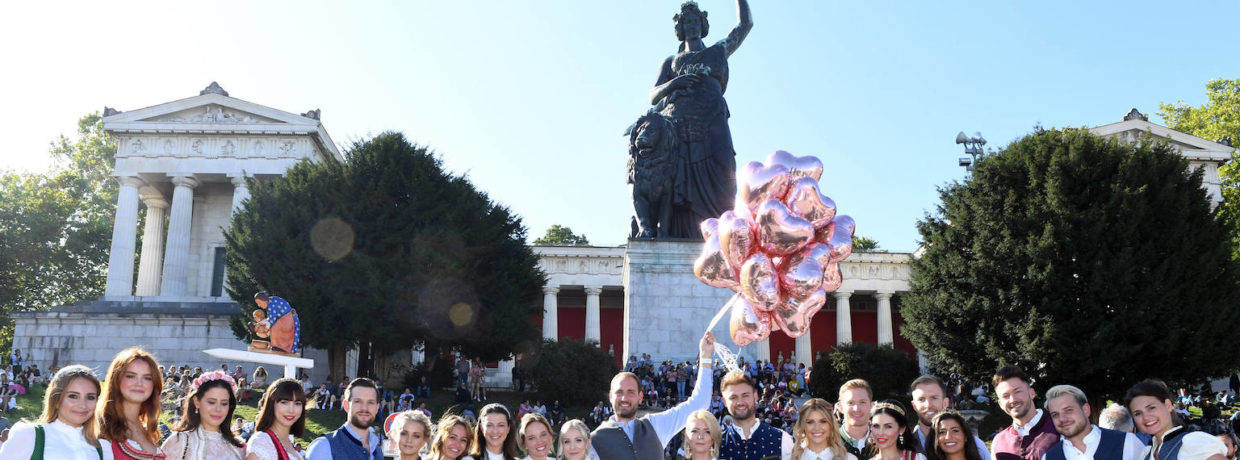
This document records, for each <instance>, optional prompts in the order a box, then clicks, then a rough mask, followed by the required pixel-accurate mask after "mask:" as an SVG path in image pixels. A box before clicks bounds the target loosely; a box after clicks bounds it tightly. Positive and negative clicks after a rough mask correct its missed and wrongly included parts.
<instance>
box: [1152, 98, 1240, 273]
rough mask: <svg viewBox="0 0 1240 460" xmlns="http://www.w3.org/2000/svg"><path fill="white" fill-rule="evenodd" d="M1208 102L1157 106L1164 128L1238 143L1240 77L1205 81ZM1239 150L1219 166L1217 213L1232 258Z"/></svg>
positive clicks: (1239, 239) (1238, 207)
mask: <svg viewBox="0 0 1240 460" xmlns="http://www.w3.org/2000/svg"><path fill="white" fill-rule="evenodd" d="M1206 98H1207V102H1206V103H1205V104H1202V105H1201V106H1200V107H1194V106H1191V105H1187V104H1185V103H1184V101H1176V103H1175V104H1167V103H1162V104H1159V105H1158V115H1159V116H1161V117H1163V120H1166V121H1167V127H1169V128H1171V129H1174V130H1176V131H1180V132H1185V133H1189V134H1192V135H1194V136H1197V137H1201V138H1205V139H1208V140H1212V141H1218V140H1221V139H1224V138H1226V139H1230V140H1231V142H1232V145H1236V143H1238V142H1240V78H1237V79H1235V80H1226V79H1221V78H1220V79H1217V80H1210V82H1209V83H1206ZM1237 160H1240V152H1238V151H1235V150H1233V151H1232V153H1231V161H1230V162H1228V163H1226V164H1224V165H1223V166H1220V167H1219V168H1218V174H1219V178H1220V179H1221V180H1222V192H1223V203H1222V204H1221V205H1220V206H1219V209H1218V212H1219V215H1220V216H1221V217H1222V218H1223V221H1224V222H1226V223H1227V227H1228V229H1230V231H1231V238H1232V244H1231V246H1232V257H1233V258H1234V259H1236V260H1240V169H1238V168H1240V161H1237Z"/></svg>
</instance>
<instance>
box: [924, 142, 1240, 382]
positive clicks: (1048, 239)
mask: <svg viewBox="0 0 1240 460" xmlns="http://www.w3.org/2000/svg"><path fill="white" fill-rule="evenodd" d="M939 194H940V197H941V199H942V203H940V204H939V205H938V209H937V215H928V216H926V218H925V219H923V220H921V221H920V222H918V231H919V232H920V234H921V237H922V239H923V242H924V247H925V253H924V254H923V255H922V256H921V257H920V258H918V259H914V260H913V262H912V269H913V276H912V282H911V283H910V284H911V292H910V293H909V294H908V295H906V296H904V297H903V307H902V310H901V313H902V314H903V316H904V318H905V319H906V320H907V324H906V325H905V326H904V327H903V333H904V335H905V336H906V337H908V338H909V340H911V341H912V342H913V344H914V345H916V346H917V348H918V349H920V350H921V351H922V352H924V353H925V356H926V358H927V359H928V360H929V362H930V364H931V366H932V367H933V368H935V369H938V370H939V371H940V372H955V373H959V374H961V375H963V376H967V377H972V378H975V379H978V380H982V381H985V380H988V379H989V376H990V375H991V374H992V373H993V372H994V370H995V369H997V368H998V366H1000V365H1007V364H1015V365H1019V366H1022V367H1023V368H1024V369H1025V371H1026V372H1029V373H1030V375H1031V376H1032V377H1034V378H1035V379H1036V380H1038V381H1039V382H1050V383H1054V384H1059V383H1070V384H1074V385H1076V386H1078V387H1080V388H1081V389H1082V390H1084V391H1085V393H1086V394H1088V395H1090V396H1091V398H1102V397H1111V398H1117V397H1118V396H1120V395H1121V394H1122V392H1123V391H1124V390H1126V389H1127V387H1128V386H1130V385H1132V384H1133V383H1135V382H1137V381H1139V380H1141V379H1145V378H1150V377H1156V378H1162V379H1165V380H1169V381H1170V380H1181V379H1183V380H1193V379H1199V378H1204V377H1209V376H1217V375H1223V374H1226V373H1227V372H1231V371H1233V370H1234V369H1236V368H1237V367H1238V365H1240V355H1237V354H1235V353H1220V352H1219V344H1224V343H1234V342H1235V341H1236V340H1237V339H1238V338H1240V337H1238V336H1240V309H1238V308H1237V299H1238V296H1237V293H1238V291H1237V289H1238V288H1237V281H1236V269H1235V265H1234V263H1233V262H1232V260H1231V258H1230V256H1229V251H1230V249H1229V247H1228V240H1227V233H1226V229H1225V228H1224V227H1223V225H1222V223H1221V222H1219V221H1217V220H1216V219H1215V217H1214V215H1213V213H1212V212H1211V211H1210V200H1209V198H1208V197H1207V195H1206V192H1205V190H1203V189H1202V188H1201V173H1200V171H1190V170H1189V169H1188V162H1187V161H1186V160H1185V159H1184V158H1183V157H1181V156H1180V155H1178V154H1177V153H1176V151H1175V149H1174V148H1172V147H1171V146H1169V145H1167V144H1164V143H1157V142H1152V141H1149V139H1147V141H1146V142H1140V143H1137V144H1135V145H1134V144H1125V143H1120V142H1117V141H1115V140H1109V139H1104V138H1101V137H1096V136H1094V135H1092V134H1090V133H1089V132H1088V131H1086V130H1082V129H1067V130H1062V131H1061V130H1044V131H1039V132H1036V133H1034V134H1031V135H1028V136H1026V137H1025V138H1023V139H1020V140H1018V141H1016V142H1014V143H1012V144H1011V145H1009V146H1008V147H1007V148H1005V149H1004V150H1003V151H1001V152H999V153H997V154H993V155H988V156H986V157H985V158H984V159H982V160H981V161H979V162H978V164H977V165H976V168H975V169H974V171H973V177H972V179H970V180H967V181H966V182H963V183H960V182H957V183H953V184H950V185H948V186H946V187H944V188H942V189H940V191H939ZM1099 402H1100V401H1099Z"/></svg>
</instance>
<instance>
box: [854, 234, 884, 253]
mask: <svg viewBox="0 0 1240 460" xmlns="http://www.w3.org/2000/svg"><path fill="white" fill-rule="evenodd" d="M852 241H853V250H854V251H878V250H879V249H878V241H877V240H875V239H874V238H870V237H868V236H857V235H853V239H852ZM884 252H885V251H884Z"/></svg>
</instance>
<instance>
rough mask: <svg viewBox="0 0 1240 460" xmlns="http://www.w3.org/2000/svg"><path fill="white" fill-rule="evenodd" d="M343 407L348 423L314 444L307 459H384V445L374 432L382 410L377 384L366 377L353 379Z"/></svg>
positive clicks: (308, 452) (308, 451)
mask: <svg viewBox="0 0 1240 460" xmlns="http://www.w3.org/2000/svg"><path fill="white" fill-rule="evenodd" d="M341 405H342V407H343V408H344V410H345V412H346V413H348V415H349V416H348V420H347V421H346V422H345V423H344V425H343V426H341V427H340V429H338V430H336V431H333V432H331V433H327V434H325V435H323V436H320V437H319V438H318V439H315V440H314V442H312V443H310V449H309V450H307V451H306V460H383V446H382V444H383V443H381V442H379V436H378V435H376V434H375V433H374V432H372V431H371V429H370V424H371V423H372V422H374V421H375V414H376V413H378V411H379V388H378V386H376V385H375V382H374V381H373V380H370V379H368V378H365V377H359V378H356V379H353V381H352V382H349V386H348V387H346V388H345V390H344V402H343V403H341Z"/></svg>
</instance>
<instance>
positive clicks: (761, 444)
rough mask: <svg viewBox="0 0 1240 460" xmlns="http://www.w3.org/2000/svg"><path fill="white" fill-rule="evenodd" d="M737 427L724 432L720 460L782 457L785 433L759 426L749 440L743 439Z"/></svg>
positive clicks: (759, 459) (771, 427)
mask: <svg viewBox="0 0 1240 460" xmlns="http://www.w3.org/2000/svg"><path fill="white" fill-rule="evenodd" d="M739 430H740V428H738V427H737V426H736V425H733V426H731V427H729V428H728V429H727V430H725V431H724V432H723V445H721V446H719V459H720V460H762V459H770V458H774V459H778V458H780V456H781V455H782V449H783V440H784V432H783V431H780V430H779V429H778V428H775V427H773V426H770V425H767V424H765V423H762V424H759V425H758V428H757V429H756V430H755V431H754V433H753V436H750V437H749V439H743V438H741V434H740V433H738V432H737V431H739Z"/></svg>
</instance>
